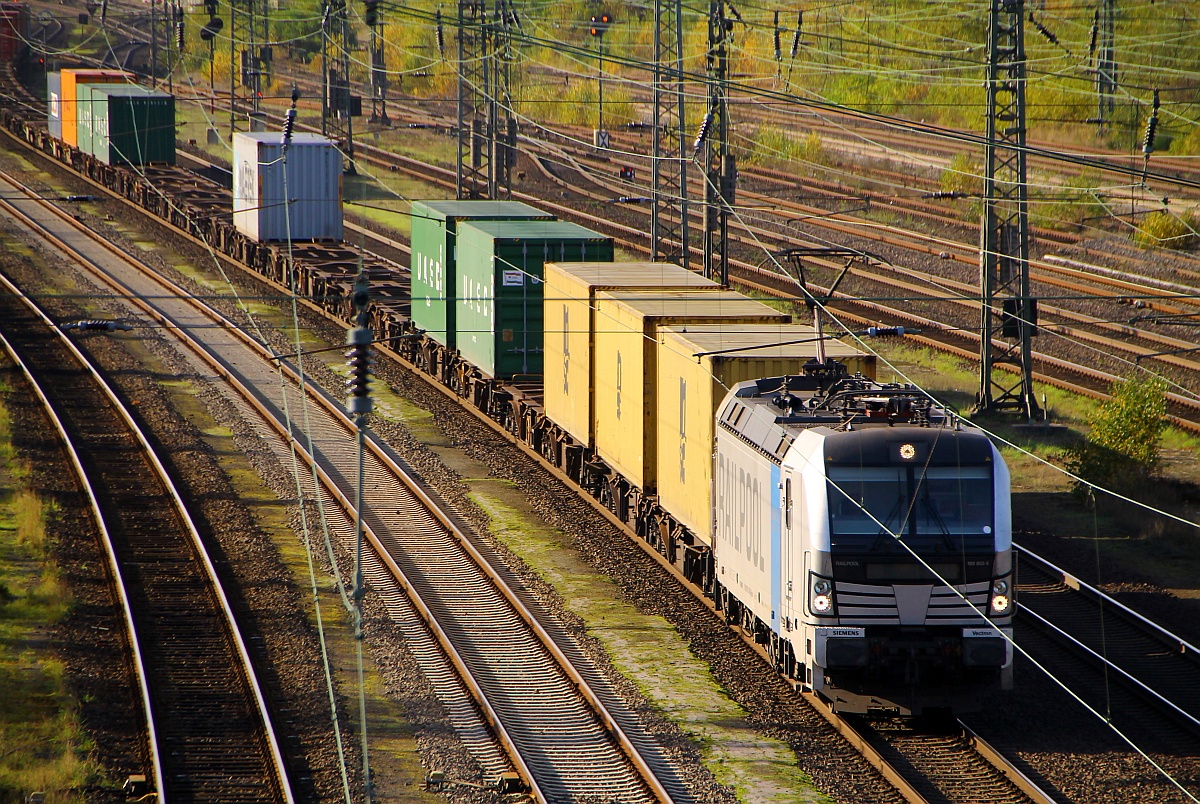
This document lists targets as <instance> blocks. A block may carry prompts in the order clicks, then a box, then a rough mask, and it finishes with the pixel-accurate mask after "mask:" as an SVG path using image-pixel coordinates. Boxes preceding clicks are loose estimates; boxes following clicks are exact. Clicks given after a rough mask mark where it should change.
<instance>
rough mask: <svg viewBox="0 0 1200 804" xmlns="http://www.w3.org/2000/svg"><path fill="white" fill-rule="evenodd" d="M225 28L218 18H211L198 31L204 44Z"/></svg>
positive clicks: (222, 21)
mask: <svg viewBox="0 0 1200 804" xmlns="http://www.w3.org/2000/svg"><path fill="white" fill-rule="evenodd" d="M224 27H225V22H224V20H222V19H221V18H220V17H213V18H212V19H211V20H209V21H208V23H207V24H205V26H204V27H203V28H201V29H200V38H201V39H203V40H204V41H205V42H211V41H212V40H213V38H214V37H215V36H216V35H217V32H218V31H220V30H221V29H222V28H224Z"/></svg>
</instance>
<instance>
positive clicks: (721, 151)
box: [693, 0, 737, 285]
mask: <svg viewBox="0 0 1200 804" xmlns="http://www.w3.org/2000/svg"><path fill="white" fill-rule="evenodd" d="M726 6H727V0H710V2H709V14H708V55H707V58H706V66H707V76H708V111H707V112H706V113H705V115H704V120H703V121H701V123H700V131H699V133H698V134H697V135H696V142H695V144H694V146H693V151H694V152H695V156H698V157H700V156H702V159H703V167H704V195H705V201H704V276H706V277H707V278H709V279H713V280H716V281H717V282H720V283H721V284H722V285H728V284H729V208H730V207H731V206H732V205H733V204H734V201H735V196H736V187H737V165H736V163H735V161H734V156H733V154H732V153H730V151H729V106H728V99H727V94H728V90H729V43H730V39H731V36H732V33H733V20H732V19H730V18H729V17H726V16H725V8H726ZM729 8H730V10H731V11H732V12H733V13H734V16H737V12H736V9H734V8H733V6H729Z"/></svg>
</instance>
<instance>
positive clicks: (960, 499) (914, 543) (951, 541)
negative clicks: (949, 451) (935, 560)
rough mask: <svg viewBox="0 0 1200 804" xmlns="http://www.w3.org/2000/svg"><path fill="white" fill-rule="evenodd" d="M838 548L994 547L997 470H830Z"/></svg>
mask: <svg viewBox="0 0 1200 804" xmlns="http://www.w3.org/2000/svg"><path fill="white" fill-rule="evenodd" d="M828 477H829V530H830V538H831V542H832V543H831V546H832V547H833V549H834V550H835V551H838V550H839V549H841V550H848V551H853V552H867V553H899V552H907V551H906V550H904V548H903V547H902V546H901V545H897V544H894V542H895V537H897V536H898V537H899V538H901V539H902V540H903V541H904V542H905V543H906V544H907V545H908V546H909V547H912V548H913V549H915V550H917V551H918V552H919V553H922V554H924V553H927V552H928V553H934V554H937V553H941V554H946V553H957V552H967V553H974V552H980V551H982V552H989V551H992V550H993V549H994V538H993V535H992V529H993V499H992V497H993V487H992V472H991V469H990V467H987V466H968V467H930V468H928V469H925V468H924V467H920V466H904V467H893V466H887V467H880V466H864V467H832V466H831V467H829V470H828Z"/></svg>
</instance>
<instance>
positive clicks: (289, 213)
mask: <svg viewBox="0 0 1200 804" xmlns="http://www.w3.org/2000/svg"><path fill="white" fill-rule="evenodd" d="M233 225H234V226H235V227H237V230H238V231H239V232H241V233H242V234H244V235H246V236H247V237H249V238H251V239H253V240H256V241H258V242H262V243H265V242H271V241H282V240H287V239H288V238H289V237H290V238H291V239H292V240H341V239H342V155H341V154H340V153H339V152H338V150H337V148H335V147H334V145H333V142H332V141H331V140H329V139H327V138H325V137H322V136H320V135H319V134H300V133H297V134H293V135H292V142H291V145H289V146H288V149H287V156H286V158H284V153H283V143H282V135H281V134H280V133H279V132H278V131H275V132H267V131H263V132H252V133H244V132H240V131H239V132H238V133H236V134H234V135H233Z"/></svg>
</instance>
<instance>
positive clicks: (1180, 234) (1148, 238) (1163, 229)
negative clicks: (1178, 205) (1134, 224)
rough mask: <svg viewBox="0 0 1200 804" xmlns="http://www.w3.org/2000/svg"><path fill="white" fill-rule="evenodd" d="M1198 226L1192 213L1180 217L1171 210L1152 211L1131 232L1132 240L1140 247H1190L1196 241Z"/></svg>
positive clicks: (1199, 222)
mask: <svg viewBox="0 0 1200 804" xmlns="http://www.w3.org/2000/svg"><path fill="white" fill-rule="evenodd" d="M1198 226H1200V221H1197V220H1196V218H1195V217H1194V216H1192V215H1184V216H1183V217H1180V216H1178V215H1176V214H1174V213H1171V212H1152V213H1150V214H1149V215H1147V216H1146V218H1145V220H1143V221H1142V225H1141V226H1139V227H1138V229H1137V230H1136V231H1135V232H1134V233H1133V242H1135V243H1137V244H1138V245H1139V246H1141V247H1142V248H1150V247H1152V246H1161V247H1162V248H1170V249H1186V248H1191V247H1192V246H1193V245H1194V244H1195V242H1196V230H1197V227H1198Z"/></svg>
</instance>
